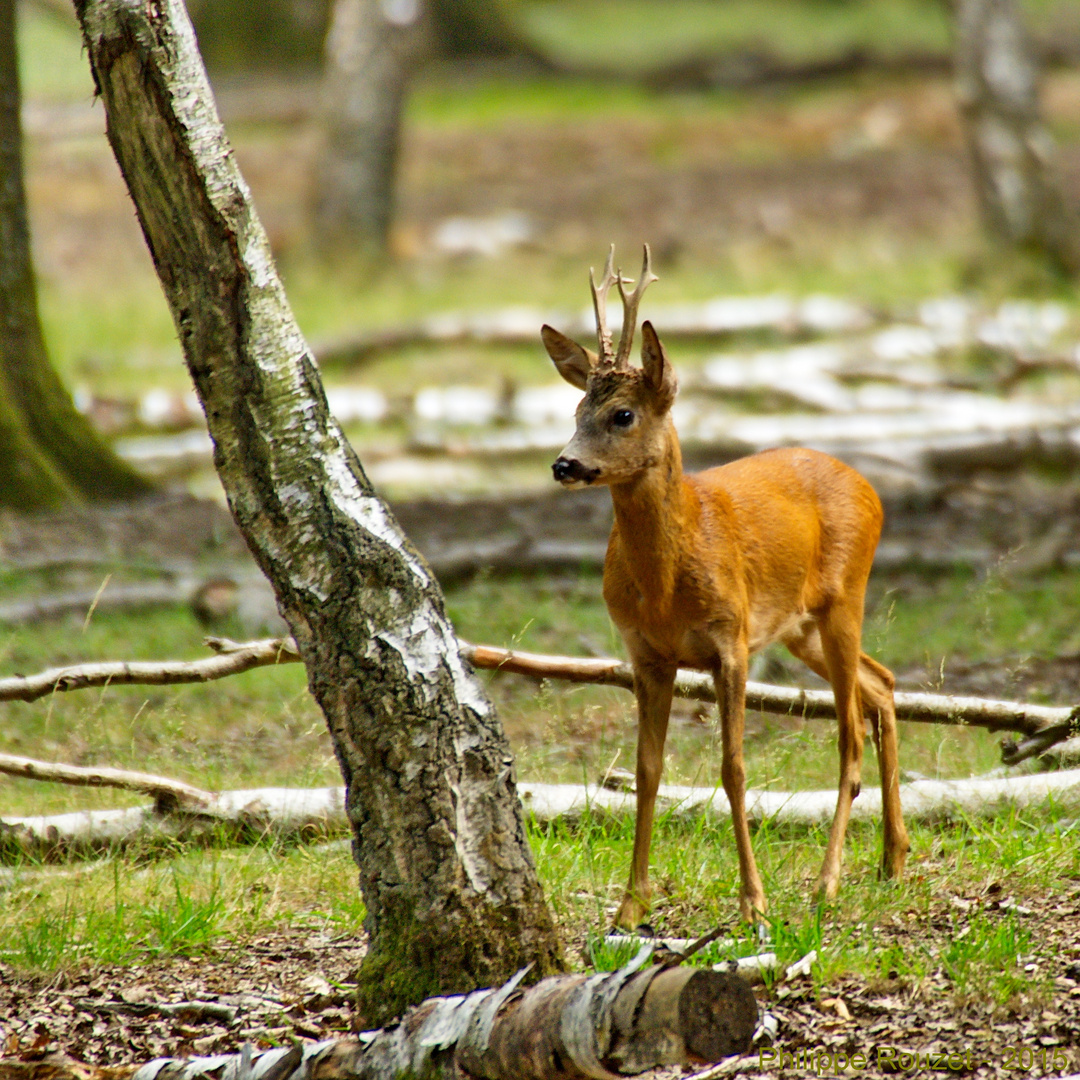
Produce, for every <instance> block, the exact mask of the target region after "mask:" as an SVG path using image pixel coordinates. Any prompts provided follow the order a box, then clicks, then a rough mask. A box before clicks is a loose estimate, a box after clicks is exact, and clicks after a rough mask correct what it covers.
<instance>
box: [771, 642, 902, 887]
mask: <svg viewBox="0 0 1080 1080" xmlns="http://www.w3.org/2000/svg"><path fill="white" fill-rule="evenodd" d="M784 644H785V645H787V647H788V649H789V650H790V651H791V654H792V655H793V656H795V657H797V658H798V659H799V660H801V661H802V662H803V663H804V664H806V666H807V667H808V668H810V670H811V671H813V672H814V673H815V674H817V675H820V676H821V677H822V678H823V679H828V678H829V670H828V667H827V665H826V662H825V653H824V648H823V646H822V641H821V637H820V635H819V634H818V631H817V629H816V628H815V629H811V630H810V631H809V632H808V633H806V634H805V635H803V636H800V637H798V638H792V639H790V640H785V642H784ZM858 681H859V690H860V694H861V698H862V705H863V707H864V708H865V709H866V711H867V712H868V713H869V719H870V727H871V732H872V734H873V737H874V745H875V747H876V748H877V755H878V766H879V768H880V770H881V802H882V818H883V831H884V854H883V858H882V866H881V871H882V876H883V877H899V876H900V875H901V873H902V872H903V869H904V862H905V860H906V859H907V852H908V848H909V847H910V842H909V840H908V834H907V829H906V828H905V827H904V818H903V814H902V812H901V809H900V765H899V753H898V749H897V733H896V707H895V704H894V702H893V687H894V685H895V682H896V680H895V679H894V678H893V674H892V672H891V671H889V669H888V668H886V667H885V666H884V665H883V664H879V663H878V662H877V661H876V660H875V659H873V657H870V656H867V655H866V653H864V652H862V651H860V652H859V667H858Z"/></svg>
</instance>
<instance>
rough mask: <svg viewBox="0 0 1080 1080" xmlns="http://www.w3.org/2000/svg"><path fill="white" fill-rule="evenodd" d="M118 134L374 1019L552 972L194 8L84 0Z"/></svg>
mask: <svg viewBox="0 0 1080 1080" xmlns="http://www.w3.org/2000/svg"><path fill="white" fill-rule="evenodd" d="M76 9H77V12H78V15H79V19H80V23H81V25H82V28H83V34H84V38H85V41H86V46H87V50H88V52H89V56H90V63H91V67H92V69H93V73H94V79H95V82H96V85H97V87H98V90H99V92H100V94H101V97H102V99H103V101H104V104H105V111H106V118H107V125H108V128H107V130H108V135H109V139H110V142H111V143H112V146H113V149H114V152H115V154H116V157H117V160H118V162H119V164H120V168H121V171H122V172H123V174H124V177H125V179H126V181H127V184H128V187H129V190H130V192H131V195H132V198H133V200H134V202H135V206H136V210H137V212H138V216H139V220H140V223H141V225H142V228H143V233H144V235H145V237H146V240H147V243H148V245H149V247H150V250H151V254H152V256H153V259H154V263H155V266H156V267H157V271H158V274H159V276H160V278H161V281H162V284H163V287H164V290H165V294H166V298H167V300H168V302H169V305H170V308H171V310H172V312H173V317H174V319H175V322H176V326H177V330H178V333H179V336H180V341H181V344H182V346H183V350H184V355H185V359H186V361H187V365H188V368H189V370H190V372H191V375H192V378H193V380H194V383H195V388H196V390H197V392H198V394H199V398H200V400H201V402H202V405H203V408H204V410H205V412H206V417H207V424H208V427H209V430H210V434H211V436H212V438H213V440H214V444H215V464H216V466H217V469H218V472H219V474H220V476H221V480H222V483H223V485H224V488H225V491H226V495H227V497H228V500H229V506H230V508H231V510H232V513H233V515H234V517H235V519H236V521H237V524H238V526H239V528H240V530H241V532H242V533H243V535H244V538H245V540H246V542H247V544H248V546H249V547H250V548H251V551H252V552H253V554H254V556H255V558H256V560H257V562H258V563H259V565H260V566H261V567H262V569H263V571H264V572H265V573H266V575H267V577H268V578H269V579H270V581H271V583H272V584H273V586H274V590H275V593H276V595H277V600H278V606H279V609H280V611H281V613H282V615H283V616H284V617H285V619H286V620H287V622H288V623H289V625H290V627H291V629H292V631H293V636H294V638H295V641H296V644H297V647H298V649H299V651H300V654H301V656H302V657H303V659H304V662H305V664H306V666H307V670H308V681H309V686H310V688H311V692H312V694H313V695H314V697H315V699H316V700H317V701H318V702H319V704H320V706H321V707H322V709H323V712H324V714H325V716H326V719H327V723H328V725H329V728H330V733H331V736H332V738H333V740H334V746H335V750H336V752H337V756H338V760H339V763H340V765H341V769H342V773H343V775H344V778H345V784H346V788H347V791H348V795H347V808H348V814H349V819H350V823H351V825H352V827H353V831H354V855H355V857H356V861H357V864H358V866H359V868H360V885H361V889H362V891H363V894H364V899H365V902H366V904H367V909H368V930H369V933H370V948H369V952H368V955H367V958H366V959H365V961H364V964H363V967H362V969H361V971H360V974H359V982H360V990H359V993H360V1005H361V1008H362V1010H363V1013H364V1015H365V1016H366V1017H367V1018H368V1019H369V1020H371V1021H382V1020H385V1019H386V1018H387V1017H389V1016H393V1015H395V1014H397V1013H398V1012H400V1011H401V1009H402V1008H403V1007H404V1006H405V1005H407V1004H411V1003H415V1002H418V1001H420V1000H422V999H423V998H424V997H426V996H428V995H429V994H430V993H432V992H447V991H456V990H460V989H471V988H472V987H475V986H478V985H479V986H486V985H492V984H493V983H498V982H500V981H502V980H503V979H504V978H506V977H507V975H508V974H509V973H510V972H512V971H514V970H516V969H517V968H518V967H520V966H522V965H523V964H528V963H533V964H534V965H535V968H534V970H535V972H536V974H537V975H546V974H548V973H549V972H551V971H552V970H555V969H557V968H558V967H559V966H560V964H561V956H560V949H559V944H558V940H557V938H556V935H555V932H554V927H553V925H552V921H551V916H550V913H549V911H548V909H547V906H546V903H545V901H544V896H543V892H542V889H541V887H540V885H539V882H538V880H537V877H536V871H535V867H534V865H533V861H532V856H531V853H530V851H529V848H528V845H527V842H526V839H525V834H524V828H523V823H522V815H521V810H520V807H519V805H518V800H517V796H516V786H515V779H514V772H513V762H512V758H511V755H510V751H509V748H508V746H507V743H506V740H505V737H504V736H503V733H502V729H501V727H500V725H499V723H498V721H497V719H496V717H495V714H494V711H493V709H492V706H491V704H490V703H489V701H488V699H487V697H486V695H485V694H484V691H483V689H482V686H481V684H480V683H479V681H478V680H477V678H476V676H475V675H474V674H473V672H472V670H471V669H470V668H469V667H468V666H467V665H466V663H465V662H464V661H463V660H462V659H461V656H460V654H459V651H458V646H457V642H456V641H455V639H454V635H453V631H452V628H451V626H450V624H449V622H448V621H447V619H446V616H445V613H444V609H443V600H442V595H441V592H440V591H439V588H438V585H437V583H436V582H435V580H434V578H433V577H432V575H431V573H430V571H429V570H428V568H427V565H426V564H425V563H424V561H423V559H422V558H421V557H420V556H419V555H418V554H417V552H416V550H415V549H414V548H413V546H412V545H411V544H410V543H409V541H408V539H407V538H406V537H405V535H404V534H403V533H402V532H401V529H400V528H399V526H398V525H397V523H396V521H394V519H393V517H392V516H391V514H390V512H389V511H388V509H387V508H386V506H385V504H384V503H382V501H381V500H380V499H379V498H378V497H377V496H376V495H375V493H374V491H373V490H372V488H371V485H370V483H369V481H368V479H367V477H366V476H365V475H364V471H363V469H362V467H361V465H360V462H359V461H358V460H357V458H356V455H355V453H354V452H353V450H352V448H351V447H350V446H349V444H348V442H347V441H346V440H345V438H344V436H343V435H342V433H341V430H340V428H339V427H338V425H337V423H336V422H335V421H334V419H333V418H332V416H331V415H330V412H329V410H328V408H327V404H326V397H325V394H324V392H323V389H322V384H321V381H320V379H319V373H318V370H317V367H316V365H315V361H314V358H313V356H312V354H311V351H310V349H309V348H308V346H307V345H306V343H305V342H304V340H303V337H302V336H301V334H300V331H299V329H298V327H297V326H296V323H295V320H294V319H293V317H292V313H291V311H290V310H289V307H288V303H287V301H286V298H285V295H284V290H283V288H282V286H281V282H280V280H279V278H278V276H277V273H276V270H275V268H274V265H273V260H272V257H271V254H270V248H269V243H268V241H267V238H266V235H265V232H264V231H263V229H262V226H261V225H260V223H259V221H258V218H257V216H256V214H255V210H254V207H253V205H252V202H251V197H250V193H249V191H248V189H247V186H246V184H245V183H244V180H243V178H242V177H241V176H240V173H239V170H238V169H237V166H236V162H235V159H234V157H233V154H232V150H231V148H230V147H229V145H228V142H227V140H226V138H225V134H224V131H223V129H222V127H221V124H220V121H219V120H218V117H217V114H216V111H215V108H214V104H213V98H212V96H211V93H210V88H209V85H208V83H207V81H206V76H205V72H204V70H203V68H202V64H201V62H200V60H199V56H198V51H197V47H196V44H195V38H194V35H193V33H192V30H191V25H190V23H189V22H188V19H187V15H186V12H185V10H184V6H183V3H182V0H151V2H150V3H146V2H144V0H77V3H76Z"/></svg>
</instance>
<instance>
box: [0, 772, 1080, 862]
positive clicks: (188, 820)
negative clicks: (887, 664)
mask: <svg viewBox="0 0 1080 1080" xmlns="http://www.w3.org/2000/svg"><path fill="white" fill-rule="evenodd" d="M88 771H92V770H88ZM518 796H519V797H520V798H521V800H522V803H523V804H524V807H525V809H526V811H527V812H528V813H529V814H530V815H531V816H532V817H533V818H534V819H535V820H536V821H537V822H540V823H544V822H550V821H555V820H559V819H562V820H566V819H574V818H580V817H581V816H583V815H585V814H611V815H631V814H633V813H634V808H635V796H634V794H633V792H626V791H610V790H608V789H607V788H604V787H601V786H599V785H596V786H594V785H589V786H584V785H581V784H542V783H530V782H527V781H519V782H518ZM209 798H210V799H211V800H212V801H211V802H210V804H209V805H208V806H206V807H205V808H201V809H199V810H187V809H181V810H179V811H178V812H177V811H172V812H166V813H161V812H160V811H159V810H158V809H157V808H156V807H155V806H141V807H131V808H129V809H125V810H80V811H73V812H71V813H67V814H53V815H49V816H40V817H22V818H11V817H9V818H5V819H4V820H2V821H0V857H2V858H9V857H11V855H14V856H15V857H16V858H23V857H25V856H27V855H33V856H37V857H40V858H46V859H57V858H61V857H63V856H69V855H70V856H77V855H86V854H94V853H97V852H100V851H102V850H116V849H118V848H123V847H127V846H131V845H133V844H135V843H142V844H152V843H155V842H160V841H174V840H176V841H185V842H199V841H206V840H215V841H219V842H220V841H224V840H232V841H234V842H245V841H250V840H251V839H252V838H254V837H259V836H264V835H266V834H268V833H269V834H273V835H275V836H289V835H293V836H295V835H297V834H302V835H308V836H323V837H325V836H333V835H345V834H346V833H347V832H348V831H349V822H348V819H347V817H346V815H345V789H344V788H340V787H332V788H312V789H292V788H259V789H255V790H250V791H223V792H220V793H219V794H216V795H211V796H209ZM1050 801H1055V802H1057V803H1061V802H1065V801H1080V769H1074V770H1068V771H1062V772H1054V773H1034V774H1032V775H1029V776H1012V777H989V778H979V779H974V780H916V781H912V782H909V783H906V784H902V785H901V787H900V802H901V804H902V806H903V810H904V817H905V818H906V819H908V820H910V821H931V822H940V821H951V820H957V819H966V818H971V817H982V816H992V815H994V814H996V813H998V812H1000V811H1001V809H1002V808H1003V807H1013V808H1015V809H1018V810H1023V809H1028V808H1031V807H1036V806H1041V805H1043V804H1044V803H1047V802H1050ZM657 806H658V810H657V812H658V813H664V814H670V815H672V816H676V817H681V816H693V815H696V814H708V815H712V816H714V817H717V818H724V817H727V816H728V814H729V808H728V801H727V797H726V796H725V795H724V792H723V790H721V789H720V788H718V787H717V788H711V787H688V786H683V785H679V784H663V785H661V787H660V791H659V793H658V796H657ZM835 809H836V792H835V791H793V792H785V791H761V790H759V789H752V790H750V791H748V792H747V793H746V811H747V814H748V815H749V817H750V819H751V821H753V822H756V823H760V822H763V821H771V822H774V823H783V824H794V825H804V826H805V825H819V824H822V823H825V822H828V821H830V820H831V819H832V816H833V812H834V811H835ZM880 815H881V789H880V788H876V787H874V788H872V787H864V788H863V789H862V793H861V794H860V795H859V798H858V799H856V801H855V803H854V805H853V807H852V817H853V818H855V819H857V820H875V819H877V818H878V817H880Z"/></svg>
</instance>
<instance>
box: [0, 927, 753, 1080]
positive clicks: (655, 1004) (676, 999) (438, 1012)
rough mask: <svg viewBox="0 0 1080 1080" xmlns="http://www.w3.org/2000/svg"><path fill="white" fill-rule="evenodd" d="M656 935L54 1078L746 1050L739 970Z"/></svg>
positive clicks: (382, 1071) (498, 1074) (245, 1074)
mask: <svg viewBox="0 0 1080 1080" xmlns="http://www.w3.org/2000/svg"><path fill="white" fill-rule="evenodd" d="M651 952H652V948H651V946H648V945H647V946H645V947H644V948H642V949H641V950H640V951H639V952H638V955H637V956H636V957H635V958H634V959H633V960H632V961H631V962H630V963H629V964H627V965H626V966H625V967H622V968H620V969H619V970H618V971H614V972H610V973H606V974H600V975H593V976H586V975H557V976H553V977H551V978H548V979H544V980H543V981H542V982H539V983H537V984H536V985H535V986H531V987H529V988H528V989H526V990H521V989H519V984H520V983H521V981H522V979H523V977H524V976H525V975H526V974H527V972H528V968H525V969H523V970H522V971H519V972H518V973H517V975H515V976H514V977H513V978H512V979H511V980H510V981H509V982H507V983H506V984H505V985H503V986H501V987H498V988H492V989H488V990H476V991H474V992H473V993H471V994H467V995H459V996H455V997H441V998H429V999H428V1000H427V1001H424V1002H422V1003H421V1004H420V1005H418V1006H417V1007H416V1008H414V1009H411V1010H409V1012H407V1013H406V1014H405V1016H404V1017H403V1019H402V1021H401V1022H400V1023H395V1024H392V1025H390V1026H388V1027H385V1028H380V1029H379V1030H377V1031H366V1032H362V1033H361V1034H360V1035H358V1036H356V1037H355V1038H346V1039H337V1040H328V1041H325V1042H319V1043H311V1044H307V1045H303V1046H301V1045H297V1046H292V1047H283V1048H280V1049H274V1050H265V1051H262V1052H258V1051H253V1050H252V1048H251V1047H250V1045H245V1046H244V1047H243V1049H242V1050H241V1052H240V1053H239V1054H219V1055H215V1056H214V1057H203V1058H157V1059H156V1060H155V1061H153V1062H149V1063H147V1064H145V1065H142V1066H134V1065H132V1066H121V1067H119V1068H116V1067H112V1068H108V1069H105V1068H100V1069H99V1068H93V1067H88V1066H86V1065H82V1064H79V1063H76V1062H74V1061H66V1062H65V1061H60V1062H58V1061H56V1060H55V1059H50V1062H49V1076H50V1077H51V1078H52V1080H225V1078H227V1077H232V1078H234V1080H235V1078H237V1077H240V1078H251V1080H255V1078H259V1080H307V1078H309V1077H315V1076H317V1077H319V1078H320V1080H398V1078H401V1080H404V1078H406V1077H418V1076H423V1077H428V1078H430V1080H438V1078H441V1077H444V1078H446V1080H451V1078H457V1077H462V1076H477V1077H480V1076H483V1077H486V1078H487V1080H520V1078H522V1077H532V1078H533V1080H547V1078H549V1077H550V1078H551V1080H556V1078H565V1080H575V1078H587V1077H597V1076H611V1075H613V1074H616V1075H618V1074H622V1075H627V1074H637V1073H641V1072H644V1071H645V1070H646V1069H650V1068H654V1067H656V1066H659V1065H684V1064H688V1063H689V1062H696V1063H712V1062H716V1061H720V1060H721V1059H723V1058H725V1057H730V1056H732V1055H734V1054H742V1053H746V1052H747V1051H748V1050H749V1049H750V1047H751V1042H752V1039H753V1035H754V1029H755V1027H756V1025H757V1022H758V1007H757V1002H756V1001H755V999H754V994H753V991H752V990H751V989H750V987H749V985H748V984H747V983H746V982H745V981H744V980H743V979H741V978H739V977H738V976H737V975H733V974H730V973H725V972H718V971H709V970H707V969H701V968H681V967H667V968H665V967H662V966H652V967H648V968H645V969H644V970H642V965H643V964H644V963H645V962H646V961H647V960H648V958H649V956H650V954H651ZM39 1077H40V1063H16V1062H11V1063H0V1080H38V1078H39Z"/></svg>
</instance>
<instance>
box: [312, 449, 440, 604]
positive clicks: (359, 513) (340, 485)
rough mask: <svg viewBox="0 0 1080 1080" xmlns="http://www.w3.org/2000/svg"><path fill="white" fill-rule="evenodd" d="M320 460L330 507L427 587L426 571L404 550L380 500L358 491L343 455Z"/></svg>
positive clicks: (428, 578)
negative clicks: (401, 561)
mask: <svg viewBox="0 0 1080 1080" xmlns="http://www.w3.org/2000/svg"><path fill="white" fill-rule="evenodd" d="M324 461H325V463H326V471H327V479H328V480H329V481H330V497H331V498H332V499H333V501H334V505H335V506H336V507H337V508H338V509H339V510H340V511H341V512H342V513H343V514H344V515H345V516H346V517H348V518H351V519H352V520H353V521H355V522H356V523H357V524H358V525H360V526H361V528H363V529H364V530H365V531H366V532H369V533H371V535H372V536H375V537H378V539H380V540H382V541H383V543H385V544H389V545H390V547H392V548H393V549H394V550H395V551H397V552H398V553H399V554H400V555H401V557H402V558H403V559H404V560H405V562H406V563H407V564H408V567H409V569H410V570H411V571H412V572H413V574H414V575H415V576H416V579H417V580H418V581H419V582H420V584H421V585H423V586H427V585H429V584H430V581H431V579H430V577H429V575H428V572H427V568H426V567H425V566H424V565H423V563H421V562H420V560H419V559H417V558H416V556H414V555H413V554H412V553H411V552H410V551H409V550H408V549H407V548H406V547H405V544H404V539H405V537H404V534H403V533H402V532H401V529H400V528H398V526H397V524H396V523H395V522H394V520H393V519H392V518H391V517H390V515H389V514H388V513H387V510H386V506H385V504H384V503H383V502H382V500H381V499H379V498H378V497H377V496H375V495H368V494H366V493H365V492H364V491H362V490H361V488H360V485H359V484H358V483H357V481H356V477H355V476H354V475H353V471H352V469H350V468H349V465H348V462H347V461H346V460H345V458H344V457H343V456H341V455H340V454H337V453H332V454H327V455H326V456H325V457H324Z"/></svg>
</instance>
